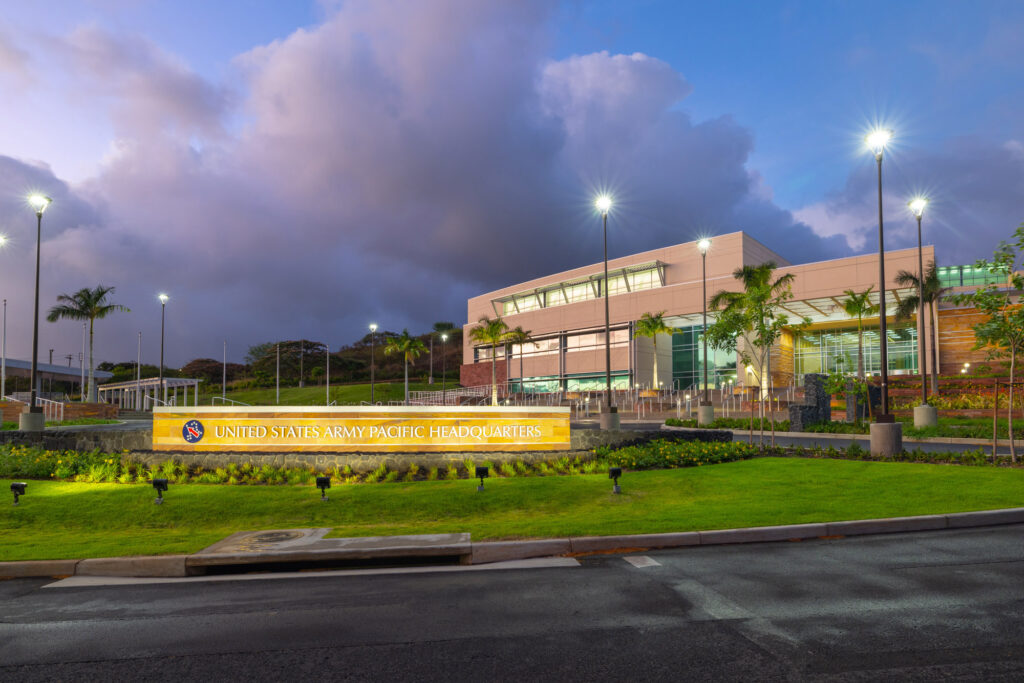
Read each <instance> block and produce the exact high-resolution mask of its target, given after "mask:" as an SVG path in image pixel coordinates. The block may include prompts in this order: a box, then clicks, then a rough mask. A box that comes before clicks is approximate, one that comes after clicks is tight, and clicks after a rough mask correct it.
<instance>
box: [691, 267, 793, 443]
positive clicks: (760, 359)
mask: <svg viewBox="0 0 1024 683" xmlns="http://www.w3.org/2000/svg"><path fill="white" fill-rule="evenodd" d="M776 267H777V266H776V264H775V262H774V261H768V262H766V263H762V264H761V265H758V266H743V267H742V268H737V269H736V270H734V271H733V274H732V275H733V277H734V278H736V279H737V280H739V281H740V282H741V283H742V284H743V291H742V292H727V291H721V292H718V293H716V294H715V295H714V296H713V297H711V301H710V302H709V307H710V308H711V309H712V310H715V311H717V314H716V318H715V322H714V323H712V324H711V325H708V332H707V334H708V342H709V343H710V344H711V345H712V346H714V347H715V348H716V349H723V350H727V351H732V352H734V353H738V354H739V356H740V360H741V361H742V362H743V363H744V364H745V365H748V366H751V367H752V368H754V369H755V370H756V377H757V380H758V394H759V398H760V393H761V390H762V381H763V380H762V378H764V377H765V373H767V377H768V386H769V396H770V394H771V390H772V389H773V386H772V379H771V348H772V346H773V345H774V344H775V343H776V342H777V341H778V340H779V338H780V337H781V336H782V332H783V330H784V329H787V328H789V329H795V330H798V329H800V328H802V327H804V326H806V325H808V324H810V320H808V319H806V318H804V319H803V320H802V321H801V322H800V323H797V324H796V325H791V324H790V322H789V316H787V315H786V314H785V313H783V312H782V311H783V310H784V309H783V305H784V304H785V303H786V302H787V301H789V300H790V299H792V298H793V291H792V287H793V277H794V276H793V274H792V273H787V274H785V275H782V276H780V277H778V278H775V277H774V273H775V269H776ZM740 340H743V342H744V345H743V346H742V347H741V346H740V344H739V341H740ZM752 350H753V351H752ZM760 416H761V444H762V445H763V444H764V402H763V401H761V406H760ZM770 419H771V425H772V442H773V443H772V445H774V436H775V419H774V415H771V418H770ZM750 441H751V443H753V441H754V409H753V405H751V409H750Z"/></svg>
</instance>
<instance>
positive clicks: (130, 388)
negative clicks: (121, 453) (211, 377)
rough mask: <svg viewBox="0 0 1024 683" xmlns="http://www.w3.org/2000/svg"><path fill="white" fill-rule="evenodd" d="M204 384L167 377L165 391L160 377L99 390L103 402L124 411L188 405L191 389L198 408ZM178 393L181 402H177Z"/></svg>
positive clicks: (103, 387) (185, 378)
mask: <svg viewBox="0 0 1024 683" xmlns="http://www.w3.org/2000/svg"><path fill="white" fill-rule="evenodd" d="M201 381H202V380H200V379H192V378H189V377H164V379H163V383H164V386H163V391H162V392H161V390H160V378H159V377H149V378H147V379H143V380H138V381H135V380H132V381H129V382H115V383H113V384H105V385H103V386H101V387H99V392H100V394H99V398H100V401H102V402H104V403H114V404H116V405H117V406H118V407H120V408H121V410H152V409H153V406H154V405H165V406H177V405H182V406H187V405H189V400H188V399H189V392H190V390H191V393H192V403H191V405H193V406H195V405H199V383H200V382H201ZM179 392H180V396H181V400H180V401H179V399H178V396H179ZM161 394H162V396H161Z"/></svg>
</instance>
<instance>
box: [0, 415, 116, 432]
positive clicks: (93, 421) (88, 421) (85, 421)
mask: <svg viewBox="0 0 1024 683" xmlns="http://www.w3.org/2000/svg"><path fill="white" fill-rule="evenodd" d="M118 422H120V420H107V419H104V418H101V417H79V418H76V419H74V420H63V421H51V420H47V421H46V426H47V427H76V426H82V425H109V424H117V423H118ZM17 428H18V423H17V422H3V423H0V430H6V429H17Z"/></svg>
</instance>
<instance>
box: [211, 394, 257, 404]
mask: <svg viewBox="0 0 1024 683" xmlns="http://www.w3.org/2000/svg"><path fill="white" fill-rule="evenodd" d="M217 399H220V400H221V401H224V402H225V403H234V404H235V405H236V406H251V405H252V404H251V403H243V402H242V401H236V400H234V399H232V398H226V397H224V396H214V397H213V398H212V399H210V405H211V406H215V405H217Z"/></svg>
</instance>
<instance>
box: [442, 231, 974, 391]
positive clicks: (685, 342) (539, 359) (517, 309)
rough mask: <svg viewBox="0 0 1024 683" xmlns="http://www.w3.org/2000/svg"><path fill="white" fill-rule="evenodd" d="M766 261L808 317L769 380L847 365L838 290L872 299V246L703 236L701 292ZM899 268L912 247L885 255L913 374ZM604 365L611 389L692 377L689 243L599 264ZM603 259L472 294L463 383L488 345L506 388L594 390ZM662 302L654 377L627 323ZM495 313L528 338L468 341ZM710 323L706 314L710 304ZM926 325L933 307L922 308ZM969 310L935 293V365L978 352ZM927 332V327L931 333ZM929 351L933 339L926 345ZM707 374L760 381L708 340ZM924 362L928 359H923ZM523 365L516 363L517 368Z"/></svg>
mask: <svg viewBox="0 0 1024 683" xmlns="http://www.w3.org/2000/svg"><path fill="white" fill-rule="evenodd" d="M923 251H924V263H925V265H926V267H927V264H928V263H929V262H931V261H933V260H934V253H935V250H934V247H932V246H926V247H924V250H923ZM768 261H774V262H775V263H776V264H777V265H778V266H779V268H778V270H777V271H776V276H779V275H782V274H784V273H792V274H793V275H794V280H793V285H792V292H793V295H794V296H793V299H792V300H791V301H790V302H788V303H787V304H786V307H785V308H786V311H785V312H786V313H787V315H788V316H789V317H790V319H791V320H792V321H793V322H798V321H803V320H804V319H805V318H806V319H808V320H810V324H809V325H808V326H806V327H804V328H803V329H801V330H799V331H792V330H790V331H788V332H786V333H784V334H783V336H782V339H781V340H780V342H779V343H778V344H777V345H776V346H775V347H774V348H773V350H772V362H771V378H772V381H773V382H774V384H775V386H786V385H788V384H790V383H792V382H798V381H799V379H800V377H801V376H802V375H803V374H805V373H811V372H828V371H830V370H832V369H834V368H836V367H839V364H840V363H841V367H842V368H843V369H847V370H851V371H852V370H856V367H857V336H858V334H857V320H856V319H853V318H851V317H850V316H848V315H847V314H846V312H845V311H844V308H843V305H842V301H843V299H844V298H846V295H845V292H846V290H853V291H855V292H863V291H865V290H867V289H868V288H869V287H873V288H874V289H873V291H872V294H871V299H872V302H873V303H874V304H876V305H877V303H878V254H869V255H864V256H852V257H848V258H841V259H834V260H830V261H820V262H816V263H804V264H792V263H789V261H787V260H786V259H785V258H784V257H783V256H781V255H779V254H777V253H775V252H774V251H772V250H771V249H770V248H768V247H767V246H765V245H763V244H761V243H760V242H758V241H757V240H755V239H754V238H752V237H751V236H750V235H747V234H745V233H743V232H735V233H731V234H727V235H719V236H717V237H714V238H712V240H711V246H710V249H709V250H708V253H707V295H708V298H709V299H710V297H712V296H714V294H715V293H716V292H718V291H721V290H729V291H738V290H740V289H741V288H742V287H741V285H740V283H739V282H738V281H737V280H736V279H735V278H734V277H733V271H735V270H736V269H738V268H740V267H742V266H745V265H759V264H762V263H765V262H768ZM901 270H906V271H909V272H912V273H917V270H918V258H917V249H916V248H914V249H903V250H898V251H890V252H886V254H885V274H886V280H887V281H886V287H885V288H886V304H887V316H888V317H887V327H888V337H889V344H888V364H889V373H890V374H895V375H899V374H917V373H918V372H919V350H920V345H919V340H918V333H917V321H916V320H915V319H913V318H912V319H910V320H896V319H895V318H894V312H895V308H896V306H897V304H898V302H899V301H900V300H901V298H902V297H905V296H907V295H908V294H912V293H914V292H913V290H910V289H907V288H900V287H899V286H897V284H896V275H897V273H899V271H901ZM939 273H940V277H941V278H942V281H943V283H944V284H945V285H946V286H948V287H951V288H952V291H963V290H967V289H970V288H972V287H976V286H978V285H983V284H988V283H990V282H993V280H994V278H993V275H992V274H990V273H988V272H986V271H981V270H979V269H975V268H974V267H972V266H945V267H940V269H939ZM608 279H609V282H608V284H607V287H608V291H609V293H610V296H609V300H608V303H609V308H610V322H611V326H610V330H611V332H610V334H611V370H612V382H613V386H614V387H615V388H619V389H625V388H633V387H637V386H640V387H652V386H655V385H658V386H660V387H661V388H669V387H672V388H675V389H681V390H685V389H688V388H694V389H696V388H698V387H699V386H701V383H702V378H703V369H704V362H705V359H704V357H703V350H702V344H701V340H702V336H701V330H702V320H701V318H702V301H701V300H702V295H701V291H702V290H701V287H702V276H701V253H700V251H699V249H698V247H697V243H696V242H687V243H684V244H677V245H674V246H670V247H665V248H663V249H655V250H652V251H646V252H642V253H639V254H634V255H632V256H625V257H622V258H617V259H612V260H610V261H609V262H608ZM605 287H606V284H605V281H604V264H603V263H597V264H594V265H590V266H585V267H583V268H575V269H573V270H567V271H565V272H561V273H555V274H553V275H549V276H547V277H542V278H537V279H535V280H530V281H528V282H523V283H520V284H516V285H511V286H509V287H505V288H503V289H499V290H497V291H494V292H488V293H487V294H482V295H480V296H477V297H474V298H472V299H470V300H469V301H468V304H467V323H466V325H465V326H464V330H463V331H464V334H463V336H462V338H463V365H462V370H461V383H462V385H463V386H480V385H485V384H490V382H491V362H490V361H491V354H492V353H495V354H496V359H497V361H498V362H497V364H496V371H497V382H498V383H499V384H505V383H506V382H507V383H508V385H509V386H510V388H511V391H513V392H518V391H526V392H551V391H588V390H602V389H604V387H605V339H604V320H605V318H604V315H605V313H604V310H605V309H604V301H603V296H604V292H605ZM648 312H649V313H660V312H664V314H665V319H666V322H667V323H668V324H669V326H671V327H672V328H674V330H675V331H674V332H673V333H672V334H664V335H659V336H658V337H657V340H656V342H657V343H656V348H657V354H658V363H657V371H658V376H657V378H655V377H654V374H653V373H654V353H655V343H654V342H653V341H652V340H651V339H649V338H646V337H638V336H637V335H636V334H635V326H636V321H637V320H638V319H639V318H640V317H641V316H642V315H643V314H644V313H648ZM484 316H487V317H491V318H493V317H495V316H501V317H502V319H504V321H505V322H506V323H507V324H508V325H509V326H510V327H513V328H515V327H522V328H523V329H524V330H527V331H529V333H530V336H531V338H532V341H530V342H528V343H526V344H524V345H522V347H520V345H518V344H516V345H512V346H511V349H510V352H509V354H508V357H506V350H505V349H504V348H500V347H499V348H497V349H493V350H492V349H491V348H489V347H487V346H481V345H477V344H474V342H473V341H472V340H471V338H470V335H469V331H470V330H471V329H472V328H473V327H475V326H476V324H477V321H478V320H479V319H480V318H481V317H484ZM708 316H709V323H710V321H712V320H713V319H714V313H713V312H709V314H708ZM924 317H925V321H924V322H925V325H926V329H927V330H930V325H931V319H932V312H931V311H925V313H924ZM976 321H977V316H976V315H975V314H974V312H973V311H971V310H968V309H963V308H958V307H957V306H955V305H953V304H950V303H941V304H940V305H939V306H938V312H937V316H936V329H937V336H938V345H937V350H938V362H939V368H940V372H941V373H943V374H948V373H955V372H959V370H960V368H961V367H962V366H963V363H965V362H972V363H981V362H984V354H983V353H982V352H980V351H973V350H972V347H973V344H974V335H973V332H972V330H971V329H970V325H971V324H972V323H974V322H976ZM863 326H864V350H865V369H866V371H867V372H869V373H872V374H877V373H878V372H879V371H880V364H879V340H878V333H879V318H878V315H877V314H876V315H875V316H874V317H870V318H864V320H863ZM929 335H930V331H929ZM925 348H926V349H930V348H931V345H930V344H926V345H925ZM708 355H709V356H710V358H708V363H709V366H708V384H709V385H711V386H713V387H722V386H724V385H725V384H727V383H728V382H729V380H732V381H733V382H734V383H735V384H736V385H738V386H743V385H746V386H757V385H758V384H762V385H765V384H767V378H766V377H765V378H759V377H757V376H752V375H756V372H755V371H754V370H753V369H752V368H748V367H744V366H743V365H742V364H739V365H738V364H737V357H738V354H735V353H728V352H723V351H715V350H714V349H709V354H708ZM929 363H930V360H929ZM520 366H521V367H522V370H521V371H520Z"/></svg>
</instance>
